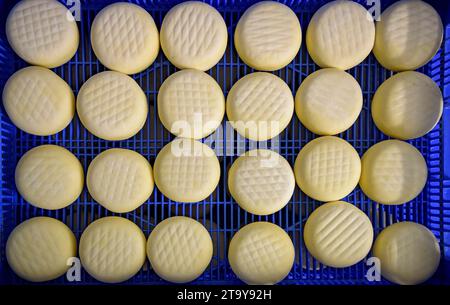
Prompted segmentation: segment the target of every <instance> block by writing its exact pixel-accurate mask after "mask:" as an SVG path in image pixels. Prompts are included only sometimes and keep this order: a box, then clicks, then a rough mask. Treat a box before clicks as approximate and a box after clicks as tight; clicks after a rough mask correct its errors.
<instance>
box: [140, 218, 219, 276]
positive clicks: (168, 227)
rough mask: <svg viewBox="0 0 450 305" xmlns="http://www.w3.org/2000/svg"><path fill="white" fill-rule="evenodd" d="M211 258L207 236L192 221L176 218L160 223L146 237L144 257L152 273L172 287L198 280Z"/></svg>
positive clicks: (198, 224) (208, 236)
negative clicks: (173, 284)
mask: <svg viewBox="0 0 450 305" xmlns="http://www.w3.org/2000/svg"><path fill="white" fill-rule="evenodd" d="M212 255H213V243H212V240H211V236H210V235H209V233H208V231H207V230H206V229H205V227H204V226H203V225H202V224H201V223H199V222H198V221H195V220H194V219H192V218H189V217H184V216H176V217H171V218H167V219H165V220H163V221H162V222H160V223H159V224H158V225H157V226H156V227H155V228H154V229H153V231H152V232H151V233H150V236H149V238H148V241H147V256H148V259H149V260H150V263H151V265H152V268H153V270H155V272H156V274H158V275H159V276H160V277H161V278H163V279H164V280H166V281H169V282H173V283H187V282H191V281H193V280H195V279H196V278H198V277H199V276H200V275H201V274H202V273H203V272H204V271H205V269H206V267H208V265H209V263H210V261H211V258H212Z"/></svg>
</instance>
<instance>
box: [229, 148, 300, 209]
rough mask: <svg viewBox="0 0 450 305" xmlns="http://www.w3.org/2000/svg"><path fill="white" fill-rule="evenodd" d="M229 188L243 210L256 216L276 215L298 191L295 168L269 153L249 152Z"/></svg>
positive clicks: (235, 167) (240, 160)
mask: <svg viewBox="0 0 450 305" xmlns="http://www.w3.org/2000/svg"><path fill="white" fill-rule="evenodd" d="M228 188H229V190H230V193H231V195H232V196H233V198H234V199H235V200H236V202H237V203H238V204H239V206H240V207H241V208H243V209H244V210H246V211H247V212H250V213H252V214H255V215H269V214H273V213H275V212H277V211H279V210H281V209H282V208H283V207H285V206H286V204H287V203H288V202H289V200H290V199H291V197H292V194H293V193H294V189H295V177H294V172H293V171H292V168H291V165H290V164H289V163H288V162H287V160H286V159H284V158H283V157H282V156H281V155H279V154H278V153H276V152H274V151H270V150H266V149H256V150H251V151H247V152H246V153H245V154H243V155H242V156H240V157H239V158H237V159H236V161H234V163H233V165H232V166H231V168H230V170H229V172H228Z"/></svg>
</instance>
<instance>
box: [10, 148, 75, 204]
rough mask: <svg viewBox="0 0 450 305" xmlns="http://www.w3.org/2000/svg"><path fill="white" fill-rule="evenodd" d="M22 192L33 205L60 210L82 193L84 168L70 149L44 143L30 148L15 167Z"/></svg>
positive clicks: (16, 177) (16, 178) (17, 182)
mask: <svg viewBox="0 0 450 305" xmlns="http://www.w3.org/2000/svg"><path fill="white" fill-rule="evenodd" d="M15 182H16V186H17V190H18V191H19V194H20V195H21V196H22V197H23V198H24V199H25V200H26V201H27V202H28V203H30V204H31V205H33V206H35V207H38V208H42V209H47V210H58V209H62V208H65V207H67V206H69V205H70V204H71V203H73V202H74V201H75V200H77V198H78V197H79V196H80V194H81V192H82V190H83V185H84V171H83V167H82V165H81V163H80V161H79V160H78V159H77V157H75V156H74V155H73V154H72V153H71V152H70V151H68V150H67V149H65V148H63V147H61V146H57V145H42V146H37V147H35V148H33V149H31V150H29V151H28V152H27V153H25V155H23V156H22V158H20V160H19V162H18V163H17V166H16V172H15Z"/></svg>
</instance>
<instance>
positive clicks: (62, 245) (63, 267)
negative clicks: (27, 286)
mask: <svg viewBox="0 0 450 305" xmlns="http://www.w3.org/2000/svg"><path fill="white" fill-rule="evenodd" d="M5 252H6V259H7V261H8V264H9V266H10V267H11V269H12V270H13V271H14V272H15V273H16V274H17V275H18V276H20V277H21V278H23V279H25V280H28V281H31V282H45V281H50V280H54V279H56V278H58V277H60V276H62V275H64V274H65V273H66V272H67V270H68V269H69V267H70V263H69V259H70V258H73V257H76V256H77V240H76V239H75V235H74V234H73V233H72V231H71V230H70V229H69V228H68V227H67V226H66V225H65V224H64V223H62V222H61V221H59V220H56V219H54V218H50V217H34V218H31V219H28V220H25V221H24V222H22V223H21V224H19V225H18V226H17V227H15V228H14V230H13V231H12V232H11V234H10V235H9V237H8V241H7V242H6V251H5Z"/></svg>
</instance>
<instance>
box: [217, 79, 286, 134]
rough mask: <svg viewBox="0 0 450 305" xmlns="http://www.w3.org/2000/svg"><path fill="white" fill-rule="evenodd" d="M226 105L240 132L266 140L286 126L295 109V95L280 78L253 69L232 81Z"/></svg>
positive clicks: (228, 114) (232, 120)
mask: <svg viewBox="0 0 450 305" xmlns="http://www.w3.org/2000/svg"><path fill="white" fill-rule="evenodd" d="M226 109H227V116H228V120H229V122H230V124H231V125H232V126H233V128H234V129H236V131H237V132H238V133H239V134H240V135H241V136H243V137H246V138H248V139H250V140H253V141H266V140H269V139H272V138H274V137H276V136H277V135H279V134H280V133H281V132H282V131H283V130H284V129H285V128H286V127H287V126H288V124H289V122H290V121H291V119H292V115H293V113H294V98H293V96H292V92H291V90H290V89H289V86H288V85H287V84H286V83H285V82H284V81H283V80H282V79H281V78H279V77H277V76H275V75H273V74H271V73H267V72H255V73H251V74H248V75H246V76H244V77H243V78H241V79H240V80H238V81H237V82H236V83H235V84H234V85H233V87H232V88H231V90H230V92H229V93H228V96H227V102H226Z"/></svg>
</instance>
